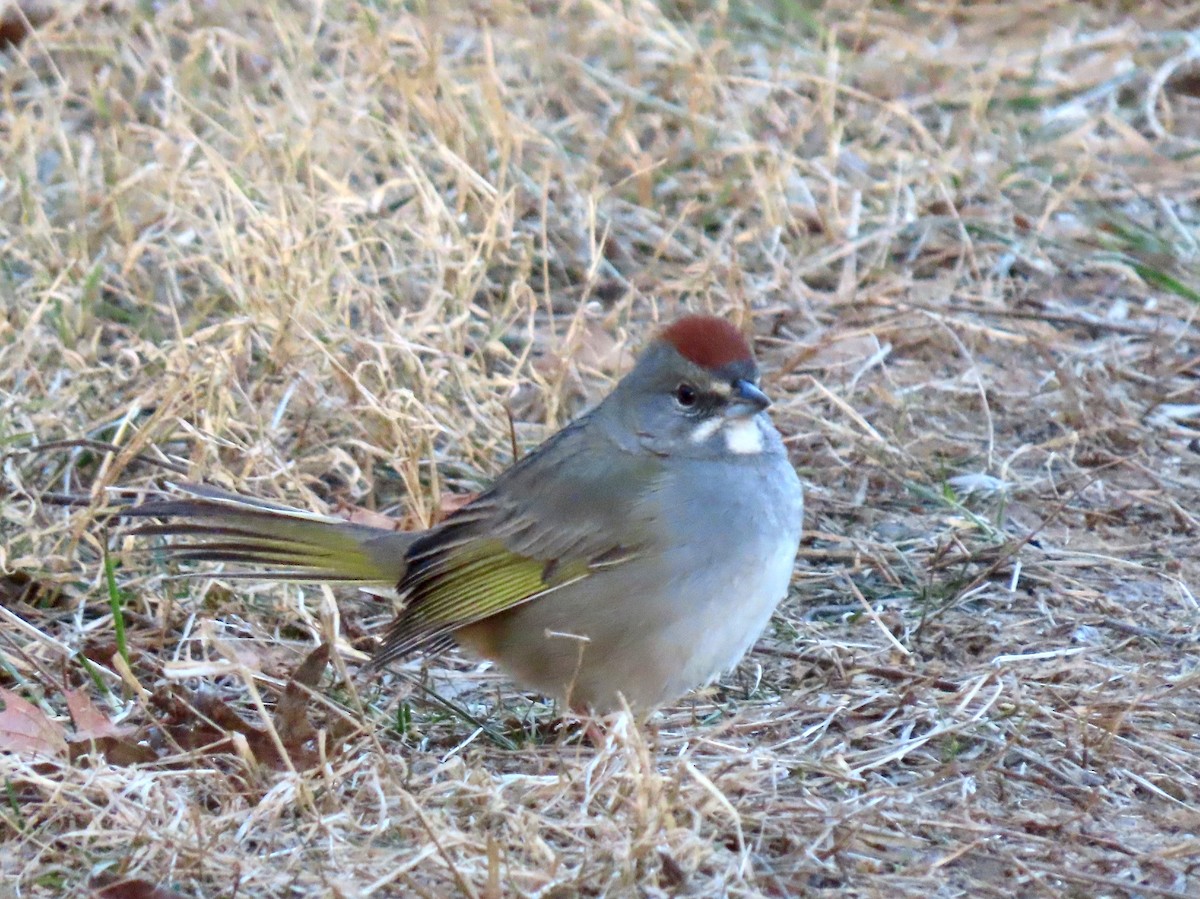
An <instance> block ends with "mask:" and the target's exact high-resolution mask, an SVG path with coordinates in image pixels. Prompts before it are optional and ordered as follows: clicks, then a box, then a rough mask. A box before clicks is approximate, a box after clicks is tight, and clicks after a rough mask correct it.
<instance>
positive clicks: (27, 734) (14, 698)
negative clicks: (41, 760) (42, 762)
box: [0, 687, 67, 755]
mask: <svg viewBox="0 0 1200 899" xmlns="http://www.w3.org/2000/svg"><path fill="white" fill-rule="evenodd" d="M0 703H2V704H3V705H4V708H3V709H0V750H7V751H8V752H19V753H24V754H28V755H63V754H65V753H66V750H67V740H66V737H64V736H63V730H62V727H60V726H59V725H58V724H56V723H55V722H53V721H51V720H50V719H49V718H47V717H46V716H45V715H44V714H42V711H41V709H39V708H38V707H37V706H35V705H33V704H32V703H30V702H27V701H26V700H24V699H22V698H21V697H20V696H18V695H17V694H16V693H14V692H12V691H11V690H5V689H4V688H3V687H0Z"/></svg>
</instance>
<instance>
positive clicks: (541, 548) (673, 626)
mask: <svg viewBox="0 0 1200 899" xmlns="http://www.w3.org/2000/svg"><path fill="white" fill-rule="evenodd" d="M769 403H770V401H769V400H768V399H767V397H766V395H765V394H764V393H763V392H762V391H761V390H760V389H759V387H758V367H757V365H756V364H755V362H754V359H753V357H752V355H751V352H750V347H749V346H748V344H747V343H746V341H745V339H744V338H743V337H742V335H741V334H740V333H739V332H738V330H737V329H736V328H735V327H734V326H733V325H731V324H730V323H728V322H726V321H724V320H723V319H720V318H713V317H710V316H701V315H692V316H687V317H684V318H682V319H680V320H678V321H676V322H675V323H674V324H672V325H671V326H670V327H668V328H666V329H664V330H663V331H661V332H660V333H659V334H658V336H657V337H656V338H655V339H654V340H653V341H652V342H651V344H650V346H649V347H648V348H647V349H646V350H645V352H644V353H643V354H642V356H641V357H640V358H639V360H638V361H637V364H636V365H635V366H634V368H633V370H632V371H630V372H629V374H627V375H626V376H625V377H624V378H623V379H622V380H621V382H620V383H619V384H617V386H616V388H615V389H614V390H613V392H612V393H611V394H609V396H608V397H606V398H605V399H604V401H603V402H601V403H600V404H599V405H598V406H596V407H595V408H594V409H592V410H591V411H590V412H588V413H587V414H585V415H584V416H582V417H581V418H579V419H578V420H576V421H575V422H573V423H571V424H570V425H568V426H567V427H565V428H563V429H562V430H561V431H559V432H558V433H557V434H555V435H554V436H553V437H551V438H550V439H549V440H547V441H546V442H545V443H543V444H542V445H541V446H540V447H538V448H537V449H536V450H535V451H533V452H532V453H530V454H529V455H527V456H525V457H524V458H523V459H521V460H520V461H519V462H518V463H517V464H515V465H513V466H512V467H511V468H509V469H508V470H507V471H505V472H504V473H503V474H502V475H500V477H499V478H498V479H497V480H496V482H495V484H494V485H493V486H492V488H491V489H490V490H488V491H487V492H486V493H483V494H481V495H480V496H479V497H478V498H477V499H475V500H474V501H472V502H471V503H470V504H468V505H466V506H464V507H463V508H462V509H460V510H458V511H457V512H455V513H453V514H452V515H450V516H449V517H448V518H447V519H446V520H445V521H443V522H442V523H441V524H439V525H438V526H436V527H434V528H431V529H429V530H427V531H423V532H419V533H404V532H396V531H387V530H382V529H377V528H372V527H368V526H364V525H360V524H353V523H350V522H346V521H343V520H341V519H338V518H330V517H326V516H322V515H315V514H311V513H307V512H301V511H297V510H294V509H289V508H286V507H282V506H275V505H273V504H268V503H261V502H258V501H256V500H251V499H246V498H242V497H238V496H234V495H231V494H226V493H223V492H220V491H216V490H213V489H212V488H208V487H200V486H187V487H183V488H181V489H182V490H183V491H184V492H185V493H186V494H187V495H186V496H183V497H180V498H174V499H166V500H160V501H152V502H149V503H146V504H143V505H142V506H139V507H137V508H135V509H133V510H131V511H132V514H135V515H141V516H153V517H157V518H161V519H164V521H165V523H162V524H154V525H149V526H146V527H143V528H141V529H140V532H141V533H143V534H154V535H168V536H171V537H173V538H175V540H174V542H172V544H171V545H170V547H169V552H170V553H171V555H172V556H173V557H175V558H179V559H187V560H200V561H209V562H232V563H238V564H240V565H250V566H267V568H268V570H266V571H264V572H263V573H262V574H261V575H257V576H260V577H263V578H268V579H277V580H295V581H305V580H323V581H344V582H351V583H359V584H364V585H367V584H374V585H387V586H389V587H397V588H398V592H399V595H400V600H401V602H402V603H403V609H402V611H401V612H400V613H399V614H398V615H397V617H396V619H395V620H394V621H393V622H392V624H391V626H390V627H389V629H388V631H387V633H386V635H385V636H384V639H383V643H382V645H381V646H380V647H379V649H378V651H377V653H376V655H375V657H374V659H373V660H372V663H373V665H375V666H382V665H384V664H386V663H388V662H391V661H393V660H396V659H400V658H402V657H404V656H407V655H410V654H413V653H434V652H437V651H440V650H443V649H445V648H447V647H449V646H452V645H455V644H459V645H462V646H465V647H466V648H467V649H469V650H471V651H472V652H474V653H476V654H478V655H480V656H483V657H485V658H488V659H493V660H495V661H496V662H497V663H498V664H499V665H500V667H501V668H502V669H503V670H504V671H506V672H507V673H508V674H509V675H511V676H512V677H513V678H515V679H516V680H517V681H518V682H520V683H521V684H524V685H526V686H528V687H531V688H533V689H536V690H538V691H540V692H542V693H545V694H548V695H551V696H554V697H556V698H558V699H561V700H563V701H565V702H566V703H567V704H569V705H570V706H571V707H573V708H576V709H580V708H591V709H593V710H596V711H605V710H610V709H613V708H615V707H618V706H619V705H620V701H621V700H620V697H621V696H624V698H625V700H626V701H627V702H628V703H629V705H630V706H631V707H633V708H634V709H638V710H642V711H646V710H650V709H652V708H654V707H655V706H658V705H661V704H663V703H665V702H669V701H671V700H673V699H675V698H677V697H679V696H680V695H682V694H683V693H685V692H686V691H688V690H690V689H691V688H693V687H696V686H698V685H701V684H704V683H706V682H708V681H710V680H711V679H712V678H714V677H715V676H717V675H718V674H719V673H721V672H722V671H724V670H726V669H729V668H731V667H733V665H735V664H736V663H737V661H738V660H739V659H740V658H741V657H742V655H743V653H745V652H746V650H747V649H748V648H749V647H750V645H751V644H752V643H753V642H754V640H755V639H756V638H757V637H758V635H759V634H760V633H761V632H762V630H763V628H764V627H765V626H766V623H767V620H768V619H769V618H770V617H771V613H772V612H773V611H774V609H775V607H776V605H778V603H779V601H780V600H781V599H783V597H784V595H785V593H786V592H787V587H788V581H789V579H790V577H791V572H792V564H793V562H794V560H795V556H796V550H797V547H798V545H799V540H800V520H801V516H802V510H803V499H802V495H801V490H800V481H799V479H798V478H797V477H796V473H795V471H794V470H793V469H792V466H791V464H790V463H789V462H788V458H787V453H786V452H785V450H784V446H783V441H782V440H781V439H780V437H779V433H778V432H777V431H776V430H775V428H774V426H773V425H772V424H771V420H770V418H769V417H768V416H767V414H766V412H765V409H766V408H767V406H768V405H769Z"/></svg>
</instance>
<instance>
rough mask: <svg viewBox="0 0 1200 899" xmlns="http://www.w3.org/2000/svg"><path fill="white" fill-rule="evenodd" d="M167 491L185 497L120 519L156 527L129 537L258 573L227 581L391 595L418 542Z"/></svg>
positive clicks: (239, 499)
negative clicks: (328, 585) (383, 590)
mask: <svg viewBox="0 0 1200 899" xmlns="http://www.w3.org/2000/svg"><path fill="white" fill-rule="evenodd" d="M173 486H174V487H175V489H176V490H178V491H179V492H180V493H182V494H184V496H173V497H171V498H168V499H154V500H150V501H148V502H145V503H142V504H141V505H138V506H133V507H132V508H129V509H126V510H125V511H124V512H123V515H124V516H126V517H130V518H156V519H159V523H156V524H145V525H141V526H140V527H137V528H135V529H134V530H133V534H134V535H137V536H143V537H166V538H169V542H168V543H166V544H165V545H164V546H163V547H162V548H161V552H163V553H164V554H165V555H166V556H167V557H168V558H170V559H175V560H179V561H186V562H220V563H230V564H234V565H238V566H248V567H254V568H255V569H256V570H254V571H245V572H242V571H235V572H230V574H231V575H233V576H244V577H256V578H261V579H264V580H280V581H321V582H339V581H340V582H343V583H356V584H363V585H376V586H386V587H394V586H396V585H397V584H398V583H399V582H400V580H401V579H402V578H403V576H404V571H405V567H406V565H407V562H406V558H405V557H406V553H407V552H408V547H409V546H410V545H411V544H412V542H413V541H414V540H415V539H416V538H417V535H416V534H411V533H405V532H402V531H388V530H384V529H382V528H375V527H369V526H367V525H362V524H355V523H353V522H349V521H345V520H344V519H341V518H335V517H332V516H329V515H319V514H317V513H315V512H305V511H303V510H301V509H293V508H290V507H288V506H280V505H276V504H275V503H268V502H264V501H262V500H257V499H251V498H249V497H243V496H238V495H236V494H233V493H226V492H225V491H223V490H217V489H215V488H213V487H207V486H205V485H202V484H180V485H173ZM258 566H266V568H265V570H264V569H262V568H258Z"/></svg>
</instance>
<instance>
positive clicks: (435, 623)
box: [373, 420, 661, 666]
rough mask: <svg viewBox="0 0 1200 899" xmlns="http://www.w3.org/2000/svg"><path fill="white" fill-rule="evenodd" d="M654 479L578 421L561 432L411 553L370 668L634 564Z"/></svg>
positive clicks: (642, 544)
mask: <svg viewBox="0 0 1200 899" xmlns="http://www.w3.org/2000/svg"><path fill="white" fill-rule="evenodd" d="M660 473H661V461H660V460H659V459H657V458H656V457H654V456H650V455H648V454H639V453H631V452H628V451H626V450H624V449H620V448H617V447H616V445H615V444H614V443H613V442H611V441H608V440H606V439H605V437H604V435H603V434H602V433H598V432H597V431H596V429H595V428H589V427H588V425H587V423H586V420H581V421H579V422H576V423H575V424H574V425H571V426H568V427H567V428H566V429H564V430H563V431H561V432H559V433H558V434H557V435H555V437H553V438H551V440H550V441H548V442H547V443H545V444H543V445H542V446H541V447H540V448H539V449H538V450H536V451H535V452H534V453H533V454H531V455H530V456H527V457H526V458H525V459H524V460H522V462H520V463H518V464H517V465H515V466H514V467H513V468H511V469H509V470H508V471H507V472H505V473H504V475H502V476H501V478H500V479H499V480H498V481H497V482H496V484H495V485H494V486H493V487H492V489H491V490H489V491H488V492H487V493H485V494H483V495H482V496H480V497H479V498H478V499H477V500H475V501H474V502H473V503H471V504H470V505H468V506H465V507H464V508H463V509H461V510H459V511H458V512H456V513H455V514H454V515H452V516H451V517H450V518H448V519H447V520H446V521H445V522H443V523H442V524H441V525H440V526H439V527H437V528H435V529H433V530H431V531H429V532H428V533H426V534H425V535H423V536H422V537H420V538H419V539H418V540H417V541H416V542H415V543H414V544H413V546H412V548H411V549H410V550H409V553H408V568H407V571H406V572H405V576H404V579H403V580H402V581H401V582H400V588H399V589H400V596H401V599H402V600H403V601H404V602H405V607H404V610H403V611H402V612H401V613H400V615H399V616H397V618H396V620H395V621H394V622H393V623H392V625H391V628H390V629H389V630H388V632H387V634H386V636H385V637H384V642H383V645H382V646H381V647H380V648H379V650H378V651H377V653H376V655H375V658H374V660H373V663H374V664H375V665H377V666H379V665H384V664H386V663H387V662H389V661H392V660H394V659H398V658H401V657H403V656H406V655H409V654H411V653H414V652H421V651H426V650H427V649H428V648H429V647H430V646H432V645H435V644H437V643H439V642H441V641H444V640H445V638H446V636H447V635H449V634H451V633H452V632H453V631H455V630H457V629H458V628H460V627H464V626H466V625H468V624H473V623H475V622H477V621H481V620H483V619H485V618H488V617H490V616H492V615H495V614H497V613H499V612H503V611H505V610H508V609H511V608H514V607H515V606H518V605H520V604H522V603H526V602H530V601H532V600H536V599H538V598H539V597H542V596H546V595H547V594H549V593H552V592H554V591H555V590H560V589H562V588H563V587H565V586H567V585H569V584H574V583H576V582H578V581H580V580H583V579H585V578H588V577H591V576H592V575H593V574H595V573H596V572H597V571H600V570H602V569H605V568H610V567H613V566H616V565H622V564H624V563H626V562H628V561H629V560H631V559H632V558H634V557H636V556H637V555H638V554H640V553H641V552H643V551H645V550H646V549H647V547H648V546H649V545H650V541H651V537H652V530H651V529H650V527H649V518H650V515H649V511H648V504H647V499H648V497H649V496H650V494H652V493H653V490H654V485H655V484H656V482H657V479H658V476H659V474H660Z"/></svg>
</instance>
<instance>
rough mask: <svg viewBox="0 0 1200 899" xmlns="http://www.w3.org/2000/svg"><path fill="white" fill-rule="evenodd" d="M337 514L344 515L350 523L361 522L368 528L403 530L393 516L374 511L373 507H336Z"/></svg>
mask: <svg viewBox="0 0 1200 899" xmlns="http://www.w3.org/2000/svg"><path fill="white" fill-rule="evenodd" d="M337 511H338V514H339V515H343V516H345V518H346V520H347V521H349V522H350V523H351V524H363V525H366V526H367V527H369V528H379V529H380V530H384V531H399V530H403V527H402V523H401V522H400V521H397V520H396V519H395V518H390V517H389V516H387V515H384V514H383V513H382V512H376V511H374V510H373V509H363V508H360V507H358V506H353V507H347V508H343V509H338V510H337Z"/></svg>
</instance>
